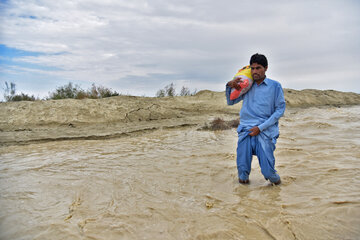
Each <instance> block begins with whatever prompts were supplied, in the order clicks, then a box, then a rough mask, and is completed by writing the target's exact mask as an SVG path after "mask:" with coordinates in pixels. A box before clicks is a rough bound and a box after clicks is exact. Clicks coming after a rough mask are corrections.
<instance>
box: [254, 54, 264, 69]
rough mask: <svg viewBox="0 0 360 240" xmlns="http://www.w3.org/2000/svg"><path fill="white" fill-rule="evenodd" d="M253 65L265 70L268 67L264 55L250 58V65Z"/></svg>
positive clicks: (255, 55)
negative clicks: (258, 65) (255, 64)
mask: <svg viewBox="0 0 360 240" xmlns="http://www.w3.org/2000/svg"><path fill="white" fill-rule="evenodd" d="M253 63H257V64H260V65H261V66H263V67H264V68H266V67H267V66H268V61H267V59H266V57H265V56H264V55H262V54H258V53H256V54H254V55H252V56H251V58H250V65H251V64H253Z"/></svg>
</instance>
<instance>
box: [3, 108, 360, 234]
mask: <svg viewBox="0 0 360 240" xmlns="http://www.w3.org/2000/svg"><path fill="white" fill-rule="evenodd" d="M236 142H237V134H236V131H235V130H226V131H217V132H212V131H198V130H197V128H196V127H187V128H175V129H164V130H156V131H152V132H145V133H142V134H137V135H132V136H128V137H121V138H116V139H110V140H73V141H56V142H46V143H37V144H28V145H13V146H2V147H0V239H104V240H105V239H106V240H107V239H284V240H285V239H286V240H288V239H309V240H310V239H324V240H325V239H326V240H329V239H360V227H359V226H360V107H359V106H355V107H340V108H336V107H326V108H307V109H290V110H287V112H286V115H285V117H283V118H282V119H281V122H280V138H279V139H278V143H277V149H276V151H275V155H276V168H277V170H278V173H279V174H280V176H281V178H282V184H281V185H279V186H272V185H271V184H269V182H266V181H265V179H264V178H263V177H262V175H261V173H260V168H259V164H258V162H257V158H256V157H254V159H253V164H252V168H253V169H252V172H251V175H250V184H249V185H240V184H239V183H238V179H237V170H236V162H235V157H236V155H235V151H236Z"/></svg>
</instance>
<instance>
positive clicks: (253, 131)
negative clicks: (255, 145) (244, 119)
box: [249, 126, 260, 137]
mask: <svg viewBox="0 0 360 240" xmlns="http://www.w3.org/2000/svg"><path fill="white" fill-rule="evenodd" d="M249 131H250V133H249V135H250V136H252V137H253V136H256V135H259V133H260V129H259V128H258V127H257V126H256V127H253V128H251V129H250V130H249Z"/></svg>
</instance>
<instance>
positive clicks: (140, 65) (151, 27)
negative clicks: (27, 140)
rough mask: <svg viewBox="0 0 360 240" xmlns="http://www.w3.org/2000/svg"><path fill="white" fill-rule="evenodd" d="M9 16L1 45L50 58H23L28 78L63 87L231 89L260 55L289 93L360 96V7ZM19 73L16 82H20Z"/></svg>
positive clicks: (158, 3) (185, 5) (222, 5)
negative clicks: (313, 90) (230, 83)
mask: <svg viewBox="0 0 360 240" xmlns="http://www.w3.org/2000/svg"><path fill="white" fill-rule="evenodd" d="M0 9H1V11H2V14H1V17H0V21H1V22H2V23H3V24H2V27H1V35H0V40H1V43H2V44H5V45H6V46H7V47H9V48H16V49H20V50H23V51H31V52H40V53H42V54H39V55H36V56H22V57H18V58H17V59H16V60H17V62H22V63H26V64H29V65H28V66H29V67H28V68H27V69H26V68H22V69H21V71H22V72H27V73H26V75H25V74H24V76H26V79H27V81H32V79H35V77H36V76H37V75H33V77H32V72H34V71H35V70H34V68H35V67H34V68H32V67H31V64H33V65H38V66H42V67H43V69H41V67H40V68H39V67H37V68H36V69H37V70H36V71H37V74H41V75H43V76H47V79H49V80H48V81H50V82H52V84H53V85H54V84H55V83H54V80H51V79H56V81H58V82H57V83H58V84H57V86H58V85H61V83H62V84H65V83H66V82H68V81H73V82H81V83H83V84H85V85H86V84H88V85H90V84H91V83H93V82H94V83H96V84H102V85H105V86H108V87H112V88H114V89H115V90H117V91H119V92H129V93H132V94H137V95H143V94H147V95H152V96H153V95H154V94H155V92H156V91H157V90H158V89H159V88H162V87H164V86H165V85H167V84H169V83H171V82H175V83H177V85H179V84H186V85H187V86H189V87H196V88H198V89H211V90H216V91H222V90H223V86H224V84H225V82H226V81H228V80H229V79H230V78H231V77H232V76H233V74H234V73H235V72H236V70H237V69H238V68H240V67H242V66H243V65H246V64H248V61H249V58H250V56H251V54H253V53H256V52H260V53H264V54H265V55H266V56H267V57H268V59H269V71H268V76H269V77H272V78H274V79H277V80H279V81H280V82H281V83H282V85H283V86H284V87H288V88H296V89H304V88H320V89H338V90H343V91H356V92H360V83H359V81H357V80H356V78H357V72H356V68H357V66H358V65H359V64H360V60H359V59H358V57H357V56H358V55H359V54H360V49H359V48H360V47H359V44H358V42H359V37H360V36H359V34H360V31H359V26H360V17H359V15H358V12H359V10H360V4H359V3H358V2H357V1H350V0H346V1H341V2H339V1H325V0H323V1H301V2H300V1H299V2H288V1H276V2H272V3H269V2H268V1H265V0H263V1H256V3H254V2H250V1H236V0H225V1H221V2H218V1H204V0H192V1H189V0H185V1H181V2H179V1H174V0H171V1H164V0H152V1H146V0H135V1H115V0H113V1H111V0H105V1H95V0H87V1H70V0H64V1H61V2H57V1H45V0H43V1H40V0H39V1H35V0H27V1H25V0H14V1H8V2H5V3H2V6H1V7H0ZM10 75H11V73H6V74H5V73H3V74H0V79H2V80H3V81H4V80H6V79H8V78H9V76H10ZM19 75H21V74H17V76H18V78H15V77H14V76H12V79H18V80H17V81H18V82H19V83H21V81H24V80H21V76H19ZM42 79H46V78H45V77H44V78H42ZM339 79H342V83H341V84H339ZM34 81H35V80H34ZM44 81H47V80H44ZM36 82H37V83H38V82H39V81H38V80H36ZM59 83H60V84H59ZM43 86H47V87H49V84H43ZM179 87H180V86H179ZM34 88H35V87H34ZM38 88H41V86H38ZM32 90H34V89H32ZM48 90H51V89H48Z"/></svg>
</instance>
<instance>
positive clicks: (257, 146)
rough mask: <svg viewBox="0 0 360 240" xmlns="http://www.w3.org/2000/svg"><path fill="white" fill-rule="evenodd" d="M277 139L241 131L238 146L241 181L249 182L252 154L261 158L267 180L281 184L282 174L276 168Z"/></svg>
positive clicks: (260, 162) (261, 165)
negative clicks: (252, 135) (275, 151)
mask: <svg viewBox="0 0 360 240" xmlns="http://www.w3.org/2000/svg"><path fill="white" fill-rule="evenodd" d="M275 143H276V140H273V141H272V140H271V139H269V138H267V137H266V136H265V135H264V134H261V133H260V134H259V135H257V136H254V137H251V136H249V135H248V133H247V132H240V133H239V139H238V146H237V156H236V164H237V169H238V177H239V182H240V183H247V182H248V181H249V175H250V172H251V162H252V155H253V154H254V155H256V156H257V157H258V159H259V165H260V167H261V173H262V174H263V175H264V178H265V179H266V180H270V182H272V183H275V184H279V183H280V176H279V175H278V174H277V173H276V170H275V157H274V150H275Z"/></svg>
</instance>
